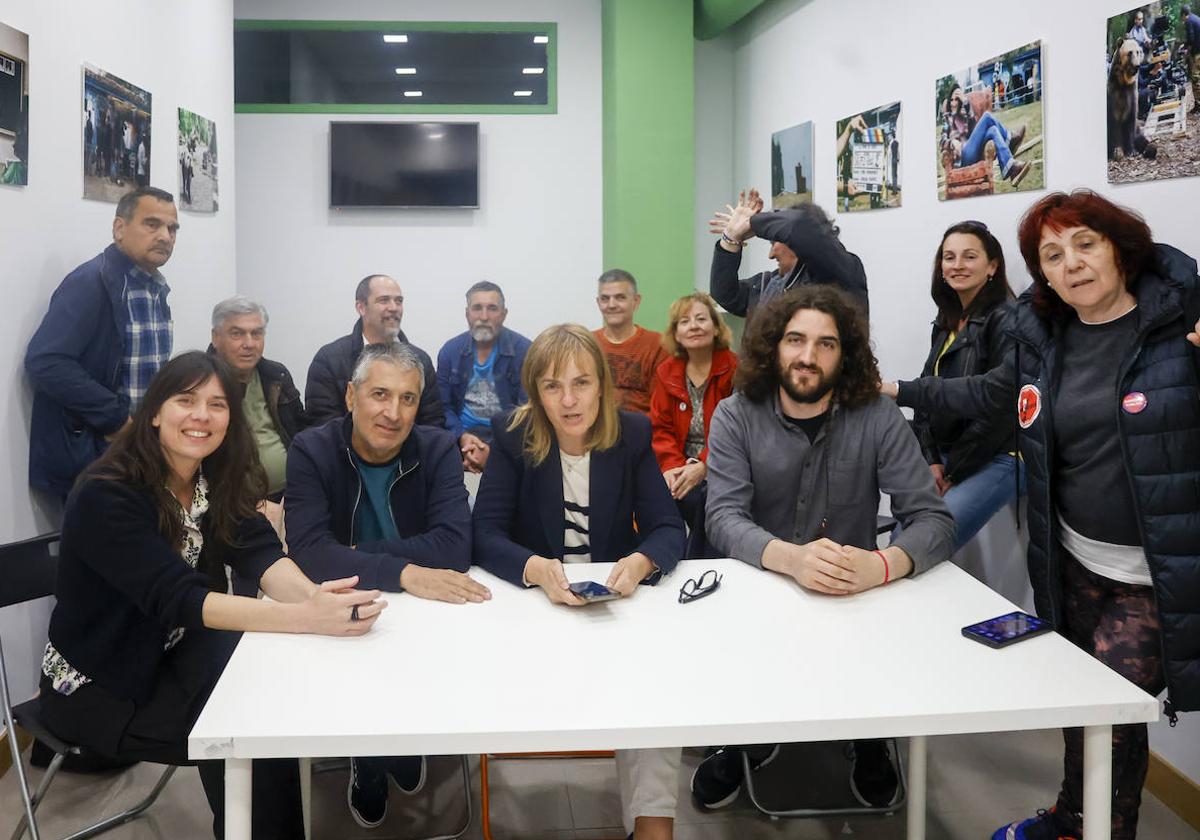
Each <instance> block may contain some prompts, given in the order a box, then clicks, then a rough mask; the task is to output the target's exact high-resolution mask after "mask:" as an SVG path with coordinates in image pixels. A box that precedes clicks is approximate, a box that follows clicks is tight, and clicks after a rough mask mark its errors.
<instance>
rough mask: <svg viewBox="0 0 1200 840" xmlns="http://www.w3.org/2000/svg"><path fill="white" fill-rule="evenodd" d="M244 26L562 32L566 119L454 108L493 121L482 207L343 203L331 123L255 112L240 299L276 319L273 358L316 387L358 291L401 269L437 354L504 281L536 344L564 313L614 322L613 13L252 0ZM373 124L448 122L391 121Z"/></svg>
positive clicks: (245, 144) (512, 2)
mask: <svg viewBox="0 0 1200 840" xmlns="http://www.w3.org/2000/svg"><path fill="white" fill-rule="evenodd" d="M235 8H236V14H237V17H238V18H288V19H324V18H335V19H341V20H397V21H403V20H430V19H432V20H506V21H551V22H556V23H557V24H558V113H557V114H550V115H489V114H481V115H450V116H447V117H446V119H450V120H461V121H478V122H479V123H480V205H481V206H480V209H478V210H438V211H428V210H398V209H390V210H350V211H347V210H339V211H334V210H330V209H329V140H328V137H329V122H330V121H331V120H333V119H339V120H343V119H359V117H357V116H356V117H347V116H344V115H331V114H312V115H308V114H287V115H280V114H240V115H238V116H237V118H236V123H237V138H236V139H237V149H238V157H239V160H241V162H242V164H243V165H242V166H240V167H239V169H238V174H237V177H238V194H239V196H241V199H242V206H241V210H242V212H241V214H240V215H239V229H238V255H237V257H238V259H237V264H238V291H240V292H242V293H243V294H247V295H250V296H251V297H254V298H257V299H258V300H260V301H261V302H262V303H263V304H265V305H266V307H267V309H268V310H269V311H270V313H271V325H270V327H269V330H268V336H267V355H268V356H269V357H270V358H273V359H277V360H279V361H282V362H283V363H284V364H286V365H287V366H288V368H289V369H290V370H291V371H292V374H293V376H294V377H295V378H296V380H297V384H298V385H299V386H300V387H301V388H303V385H304V379H305V376H306V374H307V371H308V365H309V362H311V361H312V357H313V354H314V353H315V352H316V350H317V348H318V347H320V346H321V345H322V344H324V343H326V342H328V341H332V340H333V339H335V338H337V337H338V336H341V335H345V334H346V333H347V332H349V331H350V327H351V326H352V325H353V323H354V319H355V318H356V317H357V316H356V315H355V312H354V287H355V285H356V284H357V282H358V281H359V279H360V278H362V277H364V276H365V275H367V274H372V273H383V274H391V275H392V276H394V277H395V278H396V279H397V280H398V281H399V282H400V284H401V286H402V287H403V289H404V296H405V304H404V308H405V314H404V323H403V327H404V331H405V333H406V334H407V335H408V337H409V340H411V341H412V342H413V343H414V344H416V345H417V346H419V347H421V348H423V349H424V350H426V351H427V352H429V354H430V355H432V356H435V357H436V355H437V351H438V349H439V348H440V347H441V345H442V344H443V343H444V342H445V341H446V339H448V338H450V337H451V336H453V335H456V334H457V333H460V332H462V331H463V330H464V329H465V328H466V323H465V320H464V317H463V310H464V308H465V302H464V299H463V293H464V292H465V291H466V289H467V287H468V286H470V285H471V284H472V283H474V282H476V281H478V280H483V279H487V280H492V281H494V282H497V283H499V284H500V285H501V287H503V289H504V291H505V296H506V298H507V301H508V308H509V318H508V326H510V327H512V328H513V329H515V330H517V331H519V332H522V333H524V334H525V335H527V336H529V337H530V338H532V337H533V336H534V335H536V334H537V333H538V332H539V331H540V330H541V329H543V328H544V327H546V326H548V325H549V324H551V323H557V322H561V321H564V320H575V321H581V322H582V323H585V324H588V325H598V323H599V318H598V315H597V313H596V308H595V303H594V298H595V280H596V277H598V276H599V274H600V271H601V270H602V266H601V245H602V238H601V234H602V215H601V214H602V188H601V174H602V173H601V166H602V159H601V98H600V97H601V75H600V69H601V67H600V4H599V3H598V2H595V0H509V2H505V3H503V4H497V3H492V2H488V0H461V2H455V3H453V4H440V5H431V4H429V3H423V2H416V0H389V1H388V2H381V1H380V0H348V2H345V3H341V4H338V5H337V6H336V7H331V6H329V5H328V4H326V3H324V2H319V0H237V4H236V7H235ZM361 119H364V120H369V119H378V120H411V119H438V116H437V115H420V116H416V115H378V116H364V117H362V118H361Z"/></svg>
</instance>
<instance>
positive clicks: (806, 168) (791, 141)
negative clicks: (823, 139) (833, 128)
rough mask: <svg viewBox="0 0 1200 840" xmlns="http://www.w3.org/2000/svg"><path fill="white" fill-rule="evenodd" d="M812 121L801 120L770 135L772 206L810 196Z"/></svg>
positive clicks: (790, 204)
mask: <svg viewBox="0 0 1200 840" xmlns="http://www.w3.org/2000/svg"><path fill="white" fill-rule="evenodd" d="M812 162H813V124H812V122H811V121H810V122H804V123H800V124H799V125H794V126H792V127H791V128H785V129H784V130H783V131H776V132H775V133H774V134H772V135H771V208H772V209H773V210H781V209H786V208H788V207H795V206H796V205H797V204H811V203H812V200H813V182H812V177H813V165H812Z"/></svg>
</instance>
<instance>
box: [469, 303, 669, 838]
mask: <svg viewBox="0 0 1200 840" xmlns="http://www.w3.org/2000/svg"><path fill="white" fill-rule="evenodd" d="M521 382H522V384H523V385H524V387H525V392H526V393H527V394H529V398H530V399H529V402H528V403H527V404H526V405H523V406H520V407H519V408H517V409H516V410H514V411H513V412H512V413H511V414H510V415H508V416H507V417H506V418H505V419H504V420H503V421H501V422H496V423H494V424H493V429H494V438H493V442H492V452H491V455H490V456H489V457H488V462H487V467H486V468H485V469H484V471H483V479H482V481H481V482H480V485H479V495H478V496H477V497H476V500H475V513H474V527H475V539H474V560H475V562H476V563H477V564H478V565H480V566H483V567H484V568H485V569H487V570H488V571H490V572H492V573H493V574H495V575H498V576H499V577H502V578H504V579H505V580H508V581H511V582H512V583H514V584H517V585H518V586H539V587H541V589H542V591H543V592H545V593H546V596H547V597H549V598H550V600H551V601H553V602H555V603H559V604H566V605H569V606H578V605H580V604H583V603H584V601H583V600H581V599H580V598H579V597H577V596H576V595H575V594H574V593H572V592H571V591H570V589H569V588H568V585H567V578H566V575H565V574H564V572H563V562H564V561H566V562H590V561H595V562H604V563H615V564H616V565H615V566H614V567H613V569H612V573H611V574H610V575H609V576H608V581H607V583H608V586H610V587H612V588H613V589H616V590H618V591H619V592H620V593H621V594H622V595H624V596H625V597H628V596H630V595H633V594H634V592H636V591H637V587H638V584H639V583H642V582H646V583H656V582H657V581H658V580H659V578H661V577H662V575H664V574H667V573H669V572H670V571H671V570H672V569H674V568H675V564H676V563H677V562H678V561H679V558H680V557H681V556H683V551H684V544H685V541H686V537H685V534H684V525H683V520H682V519H681V518H680V516H679V512H678V511H677V510H676V507H675V502H674V500H672V499H671V494H670V492H669V491H668V490H667V485H666V483H665V482H664V481H663V480H662V474H661V473H660V472H659V469H658V461H657V459H656V458H655V457H654V450H653V448H652V447H651V445H650V421H649V420H648V419H647V418H646V417H644V416H642V415H640V414H632V413H628V412H624V411H618V409H617V401H616V397H615V395H614V392H613V384H612V372H611V370H610V369H609V366H608V362H607V361H606V360H605V358H604V354H603V353H602V352H601V350H600V345H598V344H597V343H596V339H595V338H594V337H593V336H592V334H591V333H590V332H589V331H588V330H587V329H585V328H584V327H581V326H579V325H578V324H562V325H559V326H555V327H550V328H549V329H547V330H546V331H545V332H543V333H542V334H541V335H539V336H538V337H537V339H535V340H534V342H533V344H532V345H531V346H530V348H529V352H528V354H527V355H526V356H525V364H524V366H523V367H522V369H521ZM635 521H636V525H635ZM679 758H680V751H679V749H678V748H675V749H663V750H618V751H617V776H618V779H619V781H620V786H621V799H622V803H623V806H624V809H623V810H624V812H625V824H626V825H625V827H626V830H627V831H630V832H632V834H631V836H634V837H636V838H637V840H663V839H664V838H670V837H671V833H672V829H673V826H674V818H675V800H676V791H677V790H678V776H679Z"/></svg>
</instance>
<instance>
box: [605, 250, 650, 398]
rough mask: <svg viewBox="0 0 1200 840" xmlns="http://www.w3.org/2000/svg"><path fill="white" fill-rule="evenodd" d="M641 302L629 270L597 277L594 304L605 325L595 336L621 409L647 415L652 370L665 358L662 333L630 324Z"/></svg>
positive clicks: (615, 269) (607, 272)
mask: <svg viewBox="0 0 1200 840" xmlns="http://www.w3.org/2000/svg"><path fill="white" fill-rule="evenodd" d="M641 303H642V296H641V295H639V294H638V290H637V280H634V279H633V275H632V274H630V273H629V272H628V271H624V270H622V269H620V268H610V269H609V270H608V271H606V272H604V273H603V274H601V275H600V290H599V293H598V294H597V295H596V305H597V306H598V307H599V308H600V314H601V315H603V316H604V326H603V327H602V328H600V329H598V330H595V332H594V335H595V336H596V340H597V341H599V342H600V349H601V350H603V351H604V356H605V358H607V359H608V366H609V367H610V368H612V372H613V381H614V383H615V384H616V386H617V397H618V398H619V399H620V401H621V408H623V409H625V410H626V411H638V412H641V413H642V414H647V415H648V414H649V413H650V387H651V385H652V384H653V383H654V371H655V370H656V369H657V368H658V366H659V365H660V364H662V363H663V362H665V361H666V360H667V358H668V356H667V351H666V350H664V349H663V346H662V335H661V334H659V333H656V332H654V331H653V330H647V329H644V328H642V327H639V326H638V325H637V324H635V323H633V313H635V312H637V308H638V307H639V306H640V305H641Z"/></svg>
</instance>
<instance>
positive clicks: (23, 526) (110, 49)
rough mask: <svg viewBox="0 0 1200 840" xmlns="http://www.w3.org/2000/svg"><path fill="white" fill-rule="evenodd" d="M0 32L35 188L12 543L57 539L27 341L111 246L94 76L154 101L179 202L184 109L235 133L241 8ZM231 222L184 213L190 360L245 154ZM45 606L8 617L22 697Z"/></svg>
mask: <svg viewBox="0 0 1200 840" xmlns="http://www.w3.org/2000/svg"><path fill="white" fill-rule="evenodd" d="M0 9H2V10H0V20H2V21H3V22H4V23H6V24H8V25H9V26H12V27H14V28H16V29H19V30H21V31H22V32H25V33H28V35H29V56H30V61H29V99H30V124H29V134H30V143H29V145H30V152H29V156H30V170H29V185H28V186H27V187H2V186H0V219H3V220H4V221H3V224H0V255H2V256H3V267H2V268H0V272H3V273H2V275H0V276H2V277H3V287H4V294H5V305H4V307H2V308H0V358H2V359H3V360H4V361H3V364H0V394H3V395H4V399H3V400H0V482H2V485H3V487H4V488H5V489H4V491H3V494H2V498H3V499H4V502H3V504H0V543H7V542H11V541H13V540H17V539H22V538H25V537H30V536H33V535H34V534H37V533H41V532H44V531H48V530H53V529H55V528H57V527H58V522H57V512H56V511H55V510H54V506H53V505H48V504H46V503H45V501H44V500H38V499H33V498H31V496H30V491H29V490H28V483H27V471H28V466H27V465H28V450H29V412H30V406H31V404H32V397H31V392H30V389H29V385H28V382H27V381H26V379H25V374H24V369H23V364H22V360H23V358H24V354H25V346H26V344H27V343H28V341H29V337H30V336H31V335H32V334H33V331H34V329H36V328H37V325H38V323H40V321H41V318H42V316H43V315H44V314H45V310H46V304H47V302H48V301H49V299H50V294H51V293H52V292H53V291H54V289H55V288H56V287H57V286H58V284H59V282H60V281H61V280H62V278H63V276H64V275H66V274H67V273H68V272H69V271H71V269H73V268H74V267H75V266H77V265H79V264H80V263H81V262H84V261H85V260H88V259H90V258H91V257H93V256H95V255H96V254H97V253H98V252H99V251H100V250H101V249H103V248H104V247H105V246H106V245H107V244H108V243H109V242H111V241H112V234H111V230H112V217H113V210H114V207H115V205H113V204H107V203H103V202H97V201H85V200H84V199H83V198H82V197H81V196H82V195H83V175H82V170H83V163H82V155H83V128H82V125H83V124H82V117H81V114H82V95H83V80H82V79H83V76H82V65H83V63H84V62H87V63H89V64H93V65H95V66H97V67H99V68H101V69H103V70H107V71H108V72H110V73H114V74H116V75H118V76H120V77H122V78H124V79H126V80H127V81H129V82H132V83H134V84H136V85H139V86H140V87H143V88H145V89H146V90H149V91H150V92H151V93H152V94H153V96H154V99H153V117H152V118H153V127H152V137H153V139H154V143H153V151H152V154H153V158H152V160H151V172H152V173H153V183H154V184H155V185H156V186H160V187H164V188H166V189H168V190H170V191H171V192H178V189H179V175H178V169H177V167H176V165H175V163H174V161H175V145H176V137H177V115H176V108H177V107H179V106H181V105H182V106H184V107H186V108H188V109H190V110H193V111H196V112H197V113H200V114H204V115H205V116H207V117H209V118H210V119H213V120H215V121H216V123H217V127H218V131H219V132H221V133H222V137H223V138H224V137H230V135H231V134H232V130H233V44H232V40H231V38H230V32H231V29H232V20H233V0H208V2H204V3H160V2H155V0H127V1H126V2H124V3H122V4H121V7H120V10H119V14H115V13H114V10H113V9H112V8H110V7H107V6H104V5H103V4H96V3H90V2H82V0H70V2H66V1H65V0H64V2H56V3H46V2H43V1H42V0H15V2H5V3H4V4H3V6H2V7H0ZM220 163H221V175H222V180H223V182H224V183H223V184H222V187H221V211H220V212H219V213H217V214H216V215H200V214H191V213H184V214H182V218H181V222H182V229H181V230H180V233H179V239H178V245H177V247H176V249H175V256H174V258H173V259H172V260H171V262H170V263H168V264H167V266H166V267H165V268H164V273H165V274H166V276H167V279H168V281H169V282H170V284H171V288H172V291H171V297H170V303H171V308H172V311H173V314H174V318H175V346H176V348H178V349H186V348H189V347H196V346H200V347H203V346H205V345H204V343H203V342H206V341H207V326H206V325H207V321H208V314H207V311H206V308H208V307H211V305H212V302H214V301H216V300H218V299H220V298H221V297H224V296H226V295H228V294H231V293H232V292H233V290H234V223H233V219H234V190H233V173H234V145H233V143H223V144H222V149H221V162H220ZM48 614H49V607H48V605H47V604H45V603H42V604H38V605H36V606H35V607H32V608H29V609H22V608H16V607H14V608H9V609H7V610H4V611H0V632H3V633H4V638H5V640H6V641H7V642H9V644H8V645H6V646H5V653H6V655H11V656H13V657H14V658H17V662H13V661H10V662H9V665H10V669H11V670H13V671H14V672H21V677H20V678H19V679H20V682H19V684H18V686H17V688H18V694H19V695H21V696H24V695H26V694H28V693H29V691H28V690H27V689H31V688H32V686H33V675H32V673H29V672H30V667H29V666H30V665H32V664H33V658H34V657H35V656H40V651H39V650H38V649H39V648H40V646H41V645H42V644H44V640H45V636H44V629H45V621H46V616H48Z"/></svg>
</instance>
